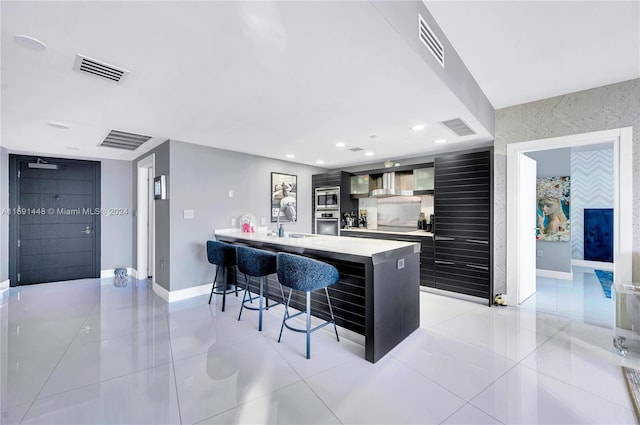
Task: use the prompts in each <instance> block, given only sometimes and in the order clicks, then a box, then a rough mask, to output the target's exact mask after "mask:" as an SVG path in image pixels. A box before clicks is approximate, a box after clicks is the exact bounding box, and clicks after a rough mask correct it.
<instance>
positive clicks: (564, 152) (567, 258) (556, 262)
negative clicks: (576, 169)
mask: <svg viewBox="0 0 640 425" xmlns="http://www.w3.org/2000/svg"><path fill="white" fill-rule="evenodd" d="M527 156H529V157H530V158H533V159H535V160H536V163H537V177H538V178H542V177H560V176H570V175H571V149H570V148H565V149H551V150H546V151H538V152H529V153H527ZM571 184H573V181H572V182H571ZM572 219H573V217H569V222H570V223H572ZM532 225H535V223H532ZM570 229H571V232H572V233H573V227H571V228H570ZM536 250H538V251H542V254H543V256H542V257H536V268H538V269H543V270H553V271H558V272H567V273H568V272H571V241H570V240H569V241H566V242H564V241H536Z"/></svg>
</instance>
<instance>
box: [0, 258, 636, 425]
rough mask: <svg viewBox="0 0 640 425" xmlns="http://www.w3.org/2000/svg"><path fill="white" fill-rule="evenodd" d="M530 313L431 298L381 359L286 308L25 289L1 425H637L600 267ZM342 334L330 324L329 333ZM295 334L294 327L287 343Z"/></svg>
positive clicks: (8, 346) (15, 320) (426, 296)
mask: <svg viewBox="0 0 640 425" xmlns="http://www.w3.org/2000/svg"><path fill="white" fill-rule="evenodd" d="M537 289H538V291H537V293H536V295H534V296H533V297H531V298H530V299H529V300H527V301H526V302H525V303H524V304H523V305H522V306H520V307H517V308H516V307H512V306H509V307H491V308H489V307H487V306H486V305H484V304H481V303H474V302H470V301H464V300H460V299H456V298H452V297H444V296H441V295H436V294H433V293H428V292H421V293H420V302H421V322H420V323H421V327H420V329H418V330H417V331H416V332H414V333H413V334H412V335H410V336H409V337H408V338H407V339H406V340H405V341H404V342H403V343H401V344H400V345H399V346H397V347H396V348H395V349H393V350H392V351H391V352H390V353H389V354H388V355H387V356H386V357H384V358H383V359H381V360H380V361H379V362H377V363H375V364H372V363H369V362H367V361H365V360H364V348H363V347H362V345H360V344H358V343H356V342H354V341H350V340H349V339H347V338H344V337H341V338H340V342H338V341H336V339H335V335H333V334H332V333H331V332H330V331H329V330H327V331H325V330H323V331H321V332H317V333H315V334H314V335H313V336H312V345H311V349H312V352H311V354H312V358H311V359H310V360H307V359H305V357H304V343H305V341H304V335H300V334H297V333H293V332H288V333H285V335H284V336H283V341H282V342H281V343H277V336H278V332H279V330H280V329H279V328H280V321H281V318H282V309H281V308H274V309H271V310H269V311H268V312H266V313H265V316H264V330H263V332H258V330H257V324H258V319H257V314H256V313H255V312H250V311H247V312H245V313H244V314H243V316H242V320H240V321H238V320H237V313H238V310H239V307H240V299H239V298H236V297H234V296H230V297H228V298H227V311H226V312H225V313H222V312H221V311H220V304H219V302H220V300H216V302H215V303H212V304H211V305H209V304H208V303H207V301H208V297H207V296H203V297H197V298H192V299H189V300H184V301H179V302H175V303H172V304H167V303H165V302H164V301H163V300H162V299H160V298H159V297H157V296H156V295H155V294H154V293H153V291H152V290H151V288H150V285H149V284H148V283H147V282H146V281H135V280H133V281H131V282H130V284H129V285H127V286H126V287H124V288H122V287H115V286H113V284H112V279H111V280H110V279H102V280H99V279H86V280H80V281H73V282H58V283H51V284H42V285H32V286H25V287H19V288H11V289H10V290H9V291H8V294H7V293H5V294H4V296H3V297H2V298H1V299H2V301H1V303H0V363H1V364H0V409H1V416H0V423H2V424H20V423H22V424H54V423H65V424H74V423H75V424H102V423H121V424H134V423H138V424H162V423H166V424H196V423H202V424H229V423H290V424H293V423H295V424H304V423H317V424H334V423H335V424H338V423H362V424H371V423H388V424H398V423H403V424H404V423H419V424H460V423H478V424H500V423H557V424H561V423H616V424H619V423H620V424H622V423H635V418H634V414H633V410H632V405H631V402H630V399H629V397H628V394H627V392H626V389H625V386H624V382H623V379H622V374H621V372H620V368H619V366H620V365H623V364H624V365H626V366H631V367H636V368H640V358H639V357H637V356H636V355H630V356H628V357H626V358H621V357H619V356H618V355H617V354H616V353H615V352H614V351H613V348H612V347H611V338H612V330H611V329H612V323H611V322H612V320H613V311H612V308H613V304H612V301H611V300H610V299H607V298H606V297H604V295H603V294H602V290H601V288H600V285H599V283H598V281H597V279H596V278H595V275H593V272H592V271H590V270H588V269H576V270H575V271H574V281H569V282H567V281H557V280H554V279H544V278H540V279H538V287H537ZM326 329H329V328H326ZM285 332H286V331H285Z"/></svg>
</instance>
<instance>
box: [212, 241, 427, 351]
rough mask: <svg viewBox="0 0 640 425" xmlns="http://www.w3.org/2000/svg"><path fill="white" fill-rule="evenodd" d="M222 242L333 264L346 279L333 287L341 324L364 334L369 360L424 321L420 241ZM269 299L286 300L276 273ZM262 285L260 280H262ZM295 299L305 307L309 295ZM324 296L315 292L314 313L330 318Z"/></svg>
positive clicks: (298, 306)
mask: <svg viewBox="0 0 640 425" xmlns="http://www.w3.org/2000/svg"><path fill="white" fill-rule="evenodd" d="M215 236H216V239H217V240H220V241H224V242H229V243H234V244H238V245H246V246H251V247H255V248H259V249H266V250H269V251H274V252H289V253H292V254H298V255H304V256H306V257H310V258H315V259H317V260H320V261H324V262H326V263H329V264H332V265H333V266H335V267H336V268H337V269H338V271H339V272H340V280H339V281H338V283H337V284H335V285H332V286H330V287H329V295H330V297H331V303H332V306H333V312H334V316H335V320H336V324H337V325H338V326H341V327H343V328H345V329H348V330H350V331H353V332H356V333H358V334H361V335H364V337H365V358H366V359H367V360H368V361H370V362H372V363H375V362H377V361H378V360H380V359H381V358H382V357H383V356H384V355H385V354H387V353H388V352H389V351H390V350H391V349H393V347H395V346H396V345H397V344H399V343H400V342H401V341H402V340H404V339H405V338H406V337H407V336H408V335H409V334H411V333H412V332H413V331H414V330H416V329H417V328H418V326H419V325H420V299H419V295H420V289H419V287H420V283H419V281H420V277H419V267H420V244H418V243H411V242H399V241H391V240H375V239H368V240H363V239H358V238H349V237H340V236H324V235H307V234H290V235H288V236H289V237H284V238H279V237H277V236H272V235H270V234H268V233H266V232H261V233H242V232H239V231H233V232H229V231H217V232H215ZM268 282H269V293H270V295H269V297H270V298H271V299H273V300H279V299H280V289H279V284H278V281H277V277H276V276H275V275H273V276H270V277H269V280H268ZM256 283H257V282H256ZM295 295H297V296H294V297H292V300H291V306H292V307H293V308H296V309H299V310H303V309H304V295H302V294H295ZM323 298H324V294H321V293H319V292H318V293H314V294H312V311H313V315H314V316H317V317H320V318H322V319H324V320H327V319H328V318H329V312H328V306H327V304H326V299H325V300H324V301H323Z"/></svg>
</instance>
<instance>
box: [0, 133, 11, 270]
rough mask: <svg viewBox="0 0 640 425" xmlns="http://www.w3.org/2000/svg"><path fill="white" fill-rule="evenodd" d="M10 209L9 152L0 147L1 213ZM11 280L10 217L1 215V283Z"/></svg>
mask: <svg viewBox="0 0 640 425" xmlns="http://www.w3.org/2000/svg"><path fill="white" fill-rule="evenodd" d="M5 208H9V152H8V151H7V149H6V148H3V147H1V146H0V212H1V211H2V210H4V209H5ZM7 279H9V215H7V214H0V282H4V281H5V280H7Z"/></svg>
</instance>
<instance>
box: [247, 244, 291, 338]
mask: <svg viewBox="0 0 640 425" xmlns="http://www.w3.org/2000/svg"><path fill="white" fill-rule="evenodd" d="M236 259H237V262H238V270H240V272H242V273H243V274H244V279H245V282H246V283H247V285H246V287H245V289H244V295H243V296H242V304H241V305H240V314H238V320H240V317H241V316H242V309H243V308H248V309H249V310H257V311H258V312H259V318H258V330H259V331H262V310H263V309H265V308H264V307H263V304H262V300H263V291H264V293H266V294H265V295H266V297H265V304H266V310H269V307H274V306H276V305H279V304H282V303H284V292H282V287H280V291H281V292H282V301H281V302H278V303H275V304H271V305H269V283H268V282H267V276H268V275H270V274H274V273H276V254H275V253H273V252H270V251H265V250H262V249H255V248H249V247H246V246H239V247H237V248H236ZM247 275H249V276H252V277H257V278H259V279H260V294H259V295H257V296H255V297H252V296H251V292H250V291H249V278H248V277H247ZM247 294H249V298H247ZM257 299H259V300H260V304H259V307H251V306H249V305H247V303H251V304H253V301H254V300H257Z"/></svg>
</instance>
